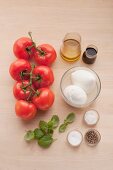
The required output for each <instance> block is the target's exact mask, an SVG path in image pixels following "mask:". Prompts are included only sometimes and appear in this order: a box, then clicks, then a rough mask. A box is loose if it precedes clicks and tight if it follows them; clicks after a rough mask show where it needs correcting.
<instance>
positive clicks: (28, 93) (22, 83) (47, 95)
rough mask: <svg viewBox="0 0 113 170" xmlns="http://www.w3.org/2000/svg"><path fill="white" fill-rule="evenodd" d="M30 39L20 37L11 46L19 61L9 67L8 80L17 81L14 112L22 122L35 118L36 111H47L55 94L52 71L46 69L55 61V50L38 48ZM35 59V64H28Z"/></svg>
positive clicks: (40, 46)
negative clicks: (51, 87)
mask: <svg viewBox="0 0 113 170" xmlns="http://www.w3.org/2000/svg"><path fill="white" fill-rule="evenodd" d="M29 36H30V38H28V37H22V38H19V39H18V40H17V41H16V42H15V43H14V45H13V52H14V54H15V56H16V57H17V58H18V59H17V60H16V61H14V62H13V63H12V64H11V65H10V68H9V72H10V75H11V77H12V78H13V79H14V80H15V81H16V82H15V84H14V87H13V94H14V96H15V98H16V99H17V102H16V104H15V112H16V114H17V116H19V117H20V118H22V119H24V120H30V119H32V118H34V117H35V115H36V114H37V111H38V110H48V109H49V108H50V107H51V106H52V104H53V102H54V93H53V92H52V90H50V88H49V87H50V86H51V85H52V84H53V82H54V75H53V71H52V69H51V68H50V67H49V66H50V65H51V64H52V63H53V62H54V61H55V59H56V51H55V49H54V48H53V47H52V46H51V45H49V44H42V45H39V46H38V47H37V46H36V43H35V42H34V41H33V39H32V36H31V33H29ZM30 59H34V61H35V62H36V64H37V65H34V64H32V63H31V62H30Z"/></svg>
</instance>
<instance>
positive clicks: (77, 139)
mask: <svg viewBox="0 0 113 170" xmlns="http://www.w3.org/2000/svg"><path fill="white" fill-rule="evenodd" d="M82 139H83V137H82V134H81V132H79V131H78V130H73V131H71V132H69V133H68V137H67V140H68V142H69V144H70V145H72V146H75V147H76V146H79V145H80V144H81V142H82Z"/></svg>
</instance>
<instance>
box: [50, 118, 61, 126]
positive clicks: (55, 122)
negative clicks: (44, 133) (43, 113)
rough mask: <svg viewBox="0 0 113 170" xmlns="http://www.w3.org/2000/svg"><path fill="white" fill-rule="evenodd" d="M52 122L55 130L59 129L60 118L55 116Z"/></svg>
mask: <svg viewBox="0 0 113 170" xmlns="http://www.w3.org/2000/svg"><path fill="white" fill-rule="evenodd" d="M50 122H52V123H53V129H55V128H57V127H58V125H59V117H58V116H57V115H53V116H52V118H51V121H50Z"/></svg>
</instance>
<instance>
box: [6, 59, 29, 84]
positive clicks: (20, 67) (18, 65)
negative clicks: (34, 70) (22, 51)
mask: <svg viewBox="0 0 113 170" xmlns="http://www.w3.org/2000/svg"><path fill="white" fill-rule="evenodd" d="M30 71H31V65H30V63H29V62H28V61H27V60H24V59H19V60H16V61H15V62H13V63H12V64H11V65H10V68H9V72H10V75H11V76H12V78H13V79H14V80H17V81H20V80H22V78H21V76H20V75H21V73H30ZM28 78H29V76H28V75H23V79H28Z"/></svg>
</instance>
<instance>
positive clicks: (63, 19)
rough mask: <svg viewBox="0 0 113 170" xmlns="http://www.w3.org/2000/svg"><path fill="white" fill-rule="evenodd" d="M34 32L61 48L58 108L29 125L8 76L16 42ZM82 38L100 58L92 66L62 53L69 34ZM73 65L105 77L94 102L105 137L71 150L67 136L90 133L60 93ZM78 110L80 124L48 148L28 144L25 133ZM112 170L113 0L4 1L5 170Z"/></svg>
mask: <svg viewBox="0 0 113 170" xmlns="http://www.w3.org/2000/svg"><path fill="white" fill-rule="evenodd" d="M28 31H32V33H33V37H34V39H35V41H36V42H37V43H38V44H41V43H50V44H52V45H53V46H54V47H55V49H56V50H57V54H58V57H57V60H56V63H55V64H54V65H53V66H52V68H53V71H54V74H55V82H54V85H53V86H52V89H53V91H54V92H55V95H56V100H55V103H54V105H53V107H52V108H51V109H50V110H49V111H48V112H46V113H39V114H38V115H37V117H36V119H35V120H33V121H31V122H29V123H25V122H23V121H21V120H20V119H19V118H17V117H16V116H15V112H14V105H15V99H14V97H13V94H12V87H13V84H14V81H13V80H12V79H11V78H10V75H9V72H8V70H9V65H10V64H11V62H13V61H14V60H15V59H16V58H15V56H14V54H13V52H12V46H13V43H14V41H15V40H16V39H17V38H19V37H21V36H27V32H28ZM72 31H75V32H79V33H80V34H81V36H82V52H83V51H84V49H85V48H86V46H87V45H89V44H90V43H92V44H95V45H96V46H97V47H98V49H99V53H98V58H97V60H96V63H95V64H94V65H92V66H89V65H85V64H83V62H82V61H81V60H80V61H78V62H75V63H73V64H69V63H67V62H65V61H63V60H62V59H61V58H60V55H59V49H60V45H61V42H62V39H63V37H64V35H65V34H66V33H67V32H72ZM72 66H86V67H90V68H92V69H94V70H95V71H96V72H97V73H98V75H99V76H100V78H101V82H102V90H101V94H100V96H99V98H98V100H97V102H96V103H95V104H93V105H92V106H90V107H89V108H94V109H96V110H97V111H98V112H99V114H100V121H99V123H98V125H97V126H96V127H95V128H96V129H98V130H99V131H100V133H101V135H102V140H101V142H100V144H99V145H98V146H97V147H94V148H90V147H88V146H87V145H86V144H85V143H84V142H83V143H82V145H81V146H80V147H79V148H78V149H72V148H71V147H70V146H69V145H68V144H67V142H66V136H67V133H68V132H69V131H70V130H72V129H75V128H76V129H78V130H80V131H81V132H82V133H83V134H84V133H85V131H86V130H87V129H88V127H87V126H85V125H84V124H83V122H82V120H83V113H84V112H85V111H86V110H87V109H88V108H85V109H82V110H77V109H74V108H72V107H70V106H68V105H67V104H66V103H65V102H64V101H63V99H62V97H61V94H60V87H59V83H60V79H61V76H62V74H63V73H64V72H65V71H66V70H67V69H69V68H70V67H72ZM71 111H73V112H76V121H75V123H73V124H72V125H70V126H69V127H68V129H67V131H66V132H65V133H63V134H58V132H57V130H56V132H55V134H54V137H55V138H57V139H58V140H57V141H56V142H54V143H53V145H52V146H51V147H50V148H49V149H45V150H44V149H42V148H40V147H39V146H38V145H37V144H36V143H35V142H33V143H31V144H27V143H26V142H25V141H24V139H23V136H24V133H25V131H26V130H28V129H32V128H35V127H36V126H37V124H38V121H39V120H40V119H44V120H48V119H49V118H50V117H51V115H52V114H58V115H59V117H60V119H61V122H62V121H63V119H64V117H65V116H66V114H68V113H69V112H71ZM58 169H59V170H62V169H65V170H83V169H84V170H113V0H85V1H84V0H45V1H44V0H19V1H16V0H4V1H2V0H0V170H58Z"/></svg>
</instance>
